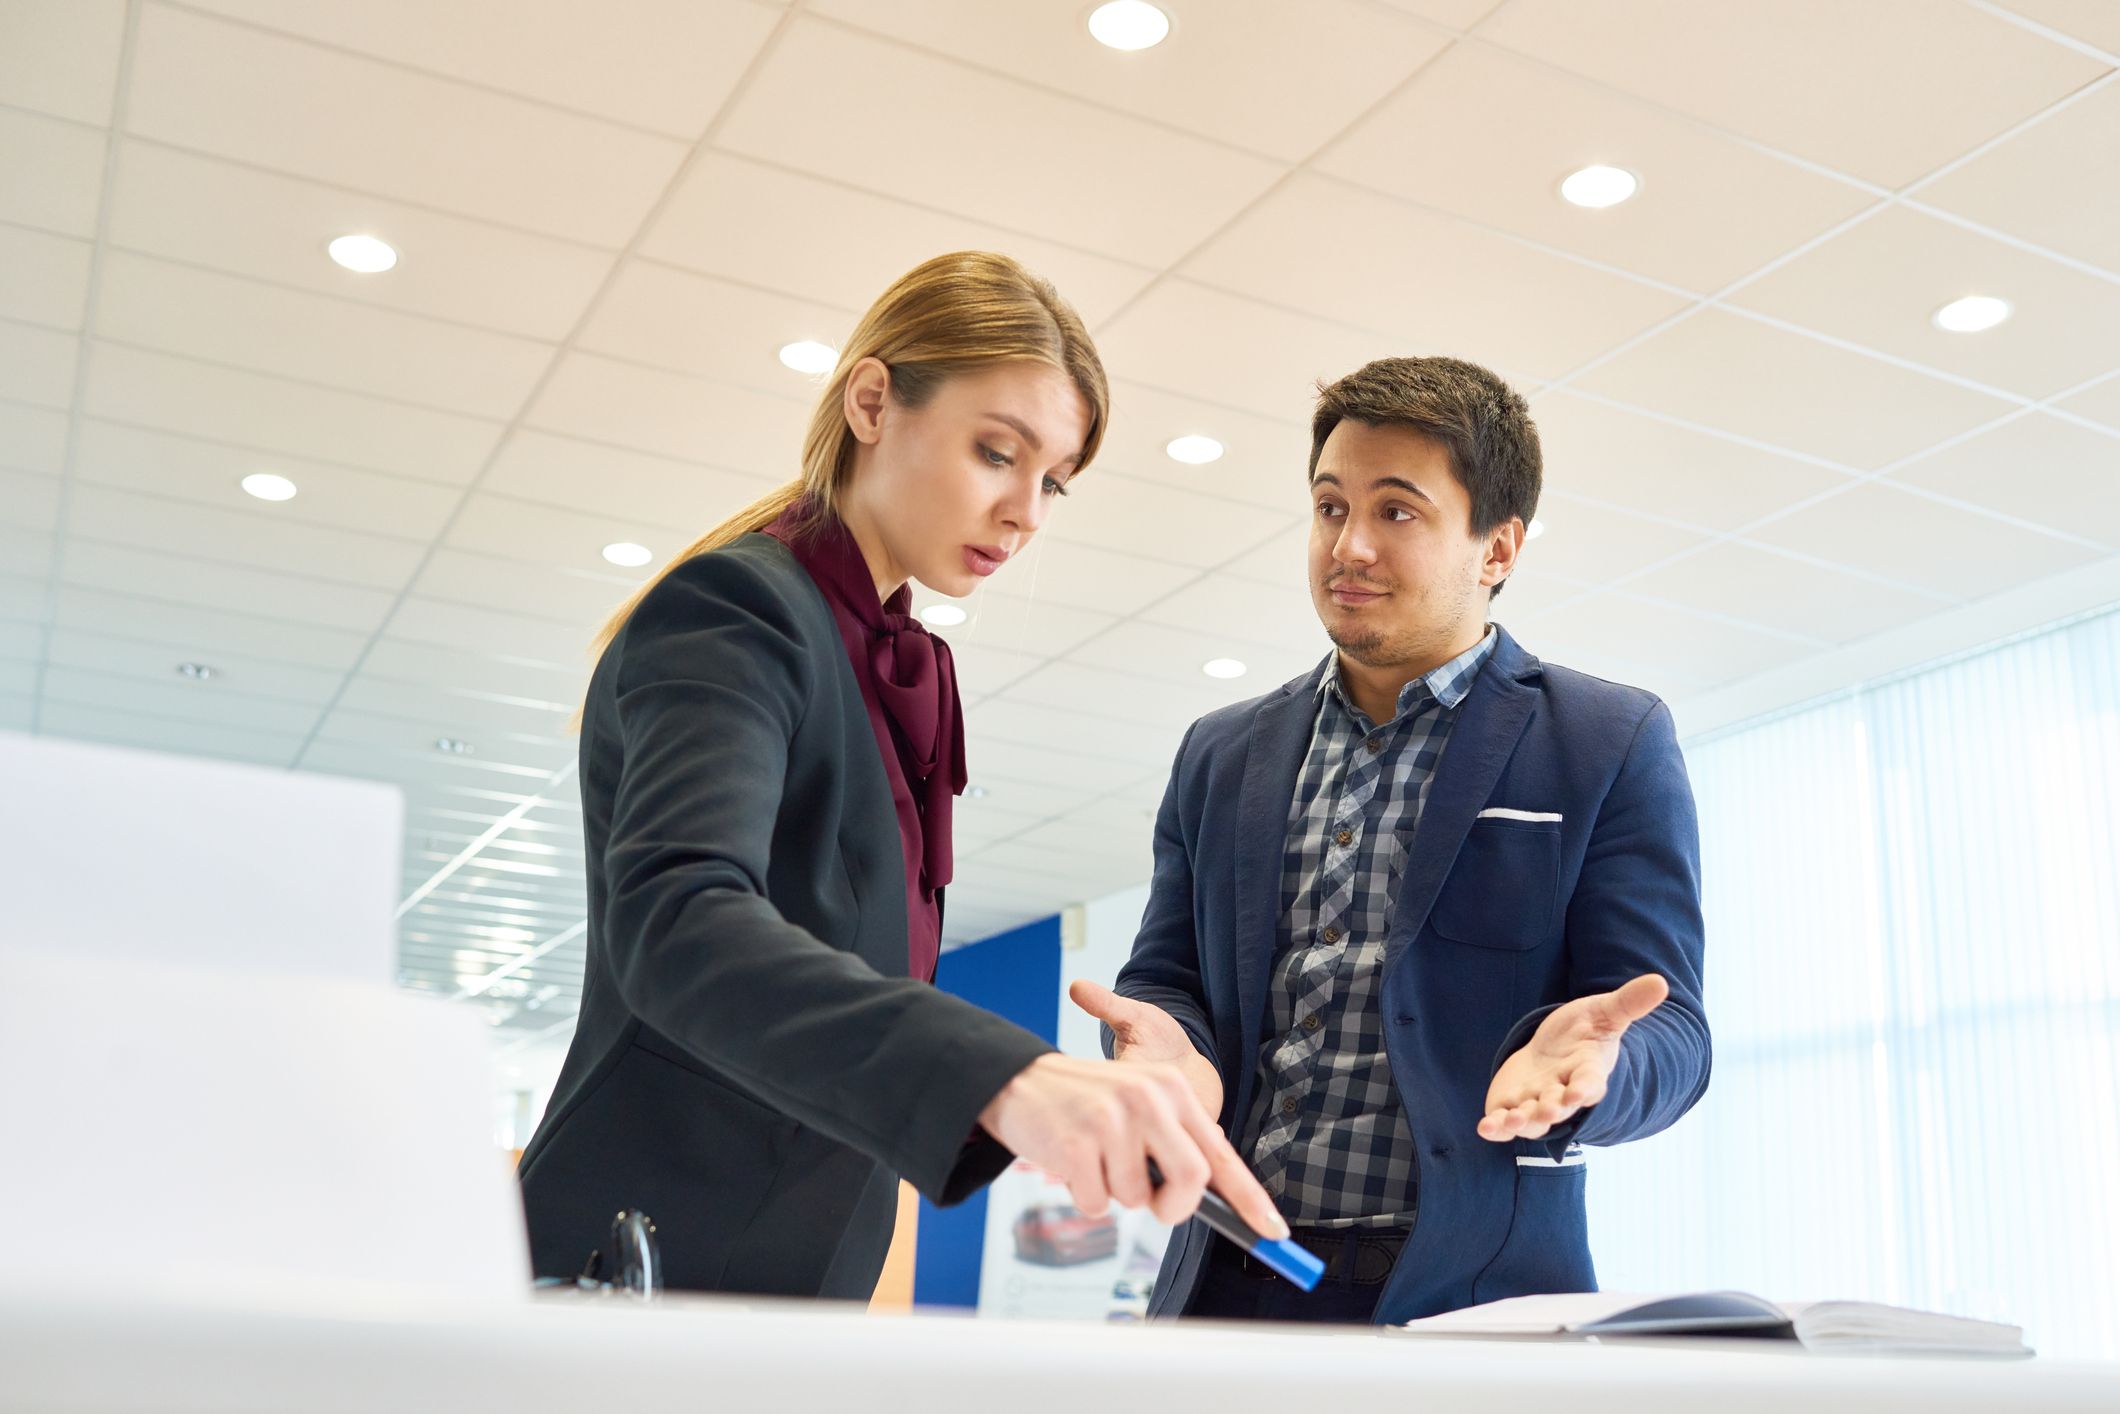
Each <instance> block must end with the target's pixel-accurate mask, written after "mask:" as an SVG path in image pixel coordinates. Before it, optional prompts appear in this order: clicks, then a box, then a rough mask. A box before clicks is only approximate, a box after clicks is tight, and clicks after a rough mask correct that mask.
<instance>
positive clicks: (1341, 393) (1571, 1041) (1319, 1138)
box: [1073, 358, 1709, 1323]
mask: <svg viewBox="0 0 2120 1414" xmlns="http://www.w3.org/2000/svg"><path fill="white" fill-rule="evenodd" d="M1540 477H1541V466H1540V458H1539V444H1538V431H1537V429H1536V428H1535V427H1534V426H1533V425H1532V422H1531V418H1530V414H1529V410H1528V409H1527V408H1526V407H1525V405H1524V400H1523V399H1522V398H1521V397H1519V396H1518V395H1517V394H1516V393H1515V392H1514V391H1512V390H1511V389H1510V388H1509V386H1508V385H1507V384H1505V383H1504V382H1502V380H1501V379H1499V378H1497V377H1496V376H1495V375H1494V374H1492V373H1490V372H1488V371H1487V370H1486V369H1484V368H1480V367H1477V366H1475V365H1473V364H1469V363H1464V362H1460V361H1458V360H1456V359H1447V358H1393V359H1380V360H1378V361H1377V362H1375V363H1371V364H1369V365H1367V366H1366V367H1364V368H1361V369H1359V370H1358V371H1356V372H1354V373H1351V374H1349V375H1348V376H1347V377H1345V378H1342V379H1341V380H1340V381H1339V382H1337V383H1334V384H1332V385H1331V386H1330V387H1327V388H1324V389H1322V390H1321V392H1320V395H1319V398H1318V404H1317V410H1316V415H1315V418H1314V419H1313V422H1312V438H1311V454H1310V482H1309V491H1310V501H1311V511H1312V517H1313V519H1312V527H1311V536H1310V556H1309V569H1310V576H1309V577H1310V593H1311V598H1312V601H1313V602H1314V603H1315V605H1316V607H1317V611H1318V615H1319V617H1320V618H1321V619H1323V620H1324V624H1325V630H1326V633H1327V634H1328V635H1329V636H1330V637H1331V639H1332V642H1333V644H1334V651H1333V652H1332V653H1330V654H1328V655H1327V656H1326V658H1325V660H1324V661H1323V662H1322V663H1320V664H1319V665H1318V667H1317V668H1316V669H1314V670H1313V671H1312V672H1310V673H1309V674H1307V675H1306V676H1304V677H1301V678H1298V679H1297V680H1295V681H1294V682H1291V683H1288V684H1287V685H1285V686H1283V687H1281V688H1278V689H1276V690H1275V691H1273V692H1269V693H1267V694H1266V695H1265V696H1263V697H1258V698H1254V699H1252V700H1251V701H1249V702H1242V703H1238V704H1237V705H1235V706H1232V707H1225V708H1223V709H1222V710H1220V711H1218V712H1212V713H1209V714H1208V715H1207V716H1205V717H1202V718H1201V719H1200V720H1199V721H1197V722H1195V723H1194V724H1193V726H1192V728H1191V730H1189V731H1188V732H1187V733H1186V736H1185V740H1184V743H1183V744H1182V745H1181V746H1180V747H1179V748H1178V759H1177V764H1176V766H1175V768H1174V770H1173V772H1172V776H1171V783H1170V787H1169V789H1168V790H1167V791H1166V793H1165V795H1164V798H1163V808H1162V810H1161V811H1160V813H1159V814H1158V816H1157V819H1156V835H1155V857H1156V858H1155V877H1154V881H1153V883H1152V884H1151V886H1150V892H1149V901H1148V908H1147V910H1146V912H1145V913H1144V915H1143V917H1142V920H1141V929H1140V933H1139V935H1138V937H1137V938H1136V939H1135V943H1134V952H1133V956H1132V959H1131V960H1130V961H1129V962H1128V963H1127V965H1126V967H1125V968H1124V969H1123V970H1122V971H1121V972H1120V974H1119V978H1118V983H1117V986H1116V988H1114V989H1112V990H1106V989H1105V988H1102V987H1099V986H1095V985H1094V984H1091V983H1087V982H1078V983H1076V984H1075V987H1074V989H1073V995H1074V998H1075V1000H1076V1002H1077V1003H1078V1004H1079V1005H1081V1006H1083V1007H1084V1009H1085V1010H1088V1011H1089V1012H1091V1013H1092V1014H1094V1015H1096V1016H1098V1017H1099V1018H1100V1019H1102V1020H1103V1021H1104V1022H1105V1025H1106V1031H1105V1035H1106V1045H1107V1048H1108V1049H1109V1050H1110V1051H1111V1052H1112V1054H1114V1055H1115V1056H1116V1057H1118V1058H1119V1059H1122V1060H1123V1059H1135V1058H1139V1059H1144V1060H1159V1061H1165V1062H1172V1063H1176V1064H1178V1065H1180V1066H1181V1067H1182V1068H1183V1069H1184V1070H1185V1072H1186V1075H1187V1077H1188V1079H1189V1080H1190V1081H1191V1083H1192V1084H1193V1086H1194V1088H1195V1089H1196V1090H1197V1091H1198V1092H1199V1094H1200V1097H1201V1100H1202V1101H1203V1103H1204V1104H1205V1105H1206V1107H1207V1108H1208V1109H1209V1110H1210V1111H1212V1112H1214V1113H1216V1114H1218V1115H1219V1117H1220V1120H1221V1124H1222V1127H1223V1129H1224V1130H1225V1131H1226V1132H1227V1133H1228V1134H1229V1136H1230V1138H1231V1140H1232V1141H1233V1142H1235V1143H1236V1145H1237V1146H1238V1148H1239V1150H1240V1151H1241V1152H1242V1153H1243V1154H1244V1155H1245V1157H1246V1158H1247V1159H1248V1160H1249V1161H1250V1163H1251V1164H1252V1166H1253V1168H1254V1169H1255V1170H1256V1171H1257V1173H1258V1175H1259V1177H1260V1179H1261V1180H1262V1181H1263V1182H1264V1184H1265V1185H1266V1188H1267V1191H1268V1192H1270V1193H1272V1194H1273V1195H1274V1196H1275V1199H1276V1201H1277V1202H1278V1203H1279V1205H1280V1207H1281V1210H1282V1212H1283V1214H1284V1216H1286V1217H1287V1219H1288V1220H1289V1222H1290V1223H1291V1224H1292V1225H1293V1226H1294V1228H1295V1230H1296V1240H1297V1241H1298V1242H1301V1243H1303V1244H1305V1245H1306V1246H1308V1247H1310V1248H1311V1249H1312V1250H1313V1251H1315V1252H1316V1253H1317V1254H1318V1255H1319V1256H1321V1257H1323V1258H1325V1259H1326V1262H1327V1264H1328V1265H1327V1274H1326V1278H1325V1281H1324V1283H1323V1284H1322V1285H1321V1286H1320V1288H1319V1290H1318V1291H1316V1292H1313V1293H1310V1294H1308V1295H1305V1294H1304V1293H1301V1292H1299V1291H1297V1290H1296V1289H1295V1288H1294V1287H1293V1286H1290V1285H1289V1284H1287V1283H1286V1282H1283V1281H1280V1280H1279V1279H1277V1278H1274V1277H1272V1276H1271V1275H1270V1274H1269V1273H1267V1272H1266V1271H1265V1269H1264V1268H1263V1267H1260V1266H1259V1265H1257V1264H1256V1263H1254V1262H1252V1261H1250V1260H1249V1259H1248V1258H1246V1257H1245V1256H1244V1254H1243V1253H1241V1252H1240V1251H1239V1250H1238V1249H1237V1248H1236V1247H1235V1246H1234V1245H1232V1244H1231V1243H1228V1242H1225V1241H1218V1240H1216V1239H1214V1238H1213V1237H1212V1236H1211V1235H1210V1234H1209V1233H1208V1231H1207V1229H1206V1228H1205V1227H1204V1226H1202V1225H1201V1224H1200V1223H1199V1222H1197V1221H1195V1222H1192V1223H1189V1224H1188V1225H1186V1226H1185V1227H1184V1228H1181V1229H1180V1230H1179V1232H1178V1233H1177V1235H1176V1236H1175V1237H1174V1238H1173V1240H1172V1242H1171V1246H1170V1250H1169V1252H1168V1253H1167V1254H1166V1256H1165V1258H1164V1263H1163V1270H1162V1273H1161V1275H1160V1276H1158V1278H1157V1280H1156V1288H1155V1297H1154V1303H1153V1305H1152V1307H1151V1311H1152V1313H1153V1314H1156V1315H1176V1314H1185V1315H1192V1316H1212V1317H1218V1318H1223V1319H1229V1318H1239V1319H1241V1318H1261V1319H1279V1320H1327V1321H1361V1322H1377V1323H1383V1322H1397V1321H1405V1320H1410V1319H1412V1318H1414V1317H1417V1316H1426V1315H1432V1314H1435V1313H1436V1312H1439V1311H1447V1310H1453V1309H1456V1308H1458V1307H1463V1306H1470V1305H1473V1304H1476V1303H1479V1302H1483V1301H1493V1300H1498V1299H1500V1298H1503V1297H1508V1296H1521V1295H1527V1294H1531V1293H1535V1292H1554V1291H1590V1290H1594V1289H1595V1288H1596V1277H1595V1275H1594V1273H1593V1270H1592V1267H1591V1261H1590V1251H1589V1243H1588V1237H1587V1231H1586V1220H1585V1214H1584V1207H1583V1191H1584V1155H1583V1151H1584V1146H1586V1145H1609V1144H1615V1143H1619V1142H1622V1141H1624V1140H1628V1139H1637V1138H1641V1137H1643V1136H1645V1135H1649V1134H1654V1133H1656V1132H1657V1131H1658V1130H1661V1129H1663V1128H1665V1127H1666V1126H1668V1125H1670V1124H1671V1123H1672V1122H1673V1121H1675V1120H1677V1119H1678V1117H1679V1116H1681V1115H1683V1114H1684V1113H1685V1112H1686V1111H1687V1110H1688V1109H1689V1108H1690V1107H1691V1106H1692V1105H1693V1103H1694V1101H1696V1100H1697V1099H1699V1098H1700V1095H1701V1092H1702V1091H1703V1090H1705V1089H1706V1088H1707V1083H1708V1062H1709V1043H1708V1025H1707V1020H1706V1017H1705V1015H1704V1014H1703V1011H1702V1007H1701V991H1700V986H1701V983H1700V978H1701V952H1702V941H1703V938H1702V923H1701V912H1700V863H1699V853H1700V851H1699V842H1698V838H1697V831H1696V827H1695V822H1694V810H1693V794H1692V789H1691V787H1690V786H1689V785H1688V783H1687V780H1686V771H1685V763H1684V762H1683V760H1682V759H1681V758H1680V756H1679V750H1678V741H1677V737H1676V735H1675V734H1674V731H1673V728H1672V723H1671V714H1670V712H1669V710H1668V709H1666V708H1665V706H1664V705H1663V703H1662V702H1660V701H1658V700H1657V699H1656V697H1655V696H1653V695H1652V694H1650V693H1647V692H1643V691H1641V690H1639V689H1637V688H1631V687H1622V686H1620V685H1618V684H1616V683H1609V682H1605V681H1602V680H1600V679H1598V678H1593V677H1589V676H1587V675H1585V674H1582V673H1578V672H1573V671H1571V670H1569V669H1567V668H1562V667H1557V666H1555V665H1553V664H1549V663H1541V662H1540V661H1539V660H1538V659H1537V658H1535V657H1533V656H1531V655H1530V654H1529V653H1527V652H1525V651H1524V650H1523V649H1522V648H1520V647H1519V646H1518V645H1517V643H1516V641H1515V640H1514V639H1513V638H1511V637H1510V635H1509V633H1508V632H1507V630H1505V629H1503V628H1502V627H1501V626H1500V625H1498V624H1491V623H1489V622H1488V618H1487V613H1488V604H1489V601H1490V600H1491V599H1492V598H1493V597H1494V596H1495V595H1496V594H1499V593H1500V592H1501V589H1502V585H1503V584H1504V583H1505V582H1506V581H1507V579H1508V578H1509V574H1510V572H1511V571H1512V570H1513V569H1514V568H1515V567H1516V562H1517V556H1518V555H1519V553H1520V552H1521V551H1522V549H1523V545H1524V537H1525V527H1526V526H1527V525H1528V524H1529V523H1530V520H1531V516H1532V513H1533V511H1535V510H1536V509H1537V506H1538V496H1539V483H1540Z"/></svg>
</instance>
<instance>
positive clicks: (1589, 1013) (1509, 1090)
mask: <svg viewBox="0 0 2120 1414" xmlns="http://www.w3.org/2000/svg"><path fill="white" fill-rule="evenodd" d="M1670 994H1671V987H1670V984H1669V983H1667V982H1665V981H1664V979H1663V978H1661V977H1659V976H1657V975H1656V974H1655V973H1653V972H1652V973H1648V974H1646V975H1644V976H1641V977H1637V978H1635V979H1634V980H1633V981H1632V982H1629V983H1627V985H1626V986H1624V987H1621V988H1620V989H1619V990H1618V991H1616V992H1600V993H1598V994H1597V995H1596V996H1590V997H1578V998H1577V999H1576V1000H1574V1001H1572V1002H1569V1003H1568V1004H1567V1005H1565V1006H1562V1007H1558V1008H1556V1009H1555V1010H1554V1011H1553V1012H1551V1013H1550V1014H1549V1015H1548V1016H1547V1017H1546V1019H1545V1020H1544V1021H1542V1022H1540V1023H1539V1028H1538V1030H1537V1031H1536V1032H1535V1033H1533V1035H1532V1037H1531V1039H1530V1040H1529V1041H1527V1042H1525V1043H1524V1047H1523V1049H1522V1050H1520V1051H1518V1052H1517V1053H1516V1054H1515V1055H1513V1056H1511V1057H1509V1059H1508V1060H1506V1061H1504V1062H1502V1068H1501V1070H1500V1071H1498V1072H1497V1073H1496V1074H1495V1077H1494V1083H1493V1084H1492V1085H1489V1086H1488V1087H1487V1113H1486V1116H1485V1117H1484V1118H1483V1119H1481V1120H1480V1137H1481V1138H1482V1139H1492V1140H1494V1141H1495V1142H1497V1143H1502V1142H1505V1141H1507V1140H1511V1139H1538V1138H1542V1137H1543V1136H1544V1135H1545V1133H1546V1131H1548V1130H1549V1129H1551V1128H1553V1126H1554V1125H1556V1124H1562V1123H1565V1122H1566V1121H1568V1120H1570V1119H1572V1118H1574V1117H1575V1115H1576V1113H1577V1112H1578V1111H1580V1110H1583V1109H1586V1108H1588V1107H1589V1106H1591V1105H1594V1104H1596V1103H1597V1102H1598V1101H1599V1100H1602V1099H1604V1098H1605V1082H1606V1081H1607V1080H1608V1079H1610V1078H1611V1075H1612V1067H1613V1066H1614V1065H1615V1064H1617V1063H1618V1061H1619V1041H1620V1037H1622V1036H1624V1035H1625V1034H1626V1032H1627V1028H1628V1027H1629V1026H1632V1025H1633V1024H1634V1023H1635V1022H1637V1021H1640V1020H1641V1019H1642V1018H1643V1017H1645V1016H1647V1015H1648V1014H1649V1013H1650V1012H1652V1011H1655V1010H1656V1009H1657V1008H1658V1007H1659V1006H1661V1005H1663V1001H1664V998H1665V997H1667V996H1669V995H1670Z"/></svg>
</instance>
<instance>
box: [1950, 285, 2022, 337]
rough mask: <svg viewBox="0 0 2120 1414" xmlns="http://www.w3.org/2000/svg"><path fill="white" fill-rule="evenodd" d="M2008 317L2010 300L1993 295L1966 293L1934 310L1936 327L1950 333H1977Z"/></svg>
mask: <svg viewBox="0 0 2120 1414" xmlns="http://www.w3.org/2000/svg"><path fill="white" fill-rule="evenodd" d="M2009 317H2010V302H2009V301H2008V300H2006V299H1996V298H1995V297H1994V296H1993V295H1967V296H1966V297H1965V298H1964V299H1954V300H1952V301H1951V302H1950V303H1949V304H1947V305H1945V306H1944V307H1943V308H1941V309H1939V310H1937V311H1936V314H1935V320H1936V327H1937V328H1939V329H1942V330H1945V331H1947V332H1949V333H1952V334H1977V333H1979V332H1980V331H1981V330H1983V329H1992V328H1994V327H1995V326H1996V325H1997V324H2000V323H2001V322H2002V321H2003V320H2005V319H2007V318H2009Z"/></svg>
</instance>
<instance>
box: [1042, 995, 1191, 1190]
mask: <svg viewBox="0 0 2120 1414" xmlns="http://www.w3.org/2000/svg"><path fill="white" fill-rule="evenodd" d="M1067 995H1068V999H1069V1000H1070V1001H1072V1002H1074V1004H1075V1005H1076V1006H1078V1007H1080V1008H1082V1010H1084V1011H1086V1012H1088V1013H1089V1014H1090V1015H1091V1016H1094V1017H1095V1018H1097V1020H1099V1021H1101V1022H1103V1023H1104V1024H1105V1025H1106V1026H1109V1027H1110V1028H1111V1029H1112V1059H1113V1060H1122V1061H1156V1062H1158V1063H1160V1064H1162V1065H1174V1066H1176V1067H1177V1068H1178V1069H1179V1070H1180V1071H1182V1072H1183V1073H1184V1075H1185V1081H1186V1083H1187V1084H1188V1085H1190V1086H1192V1090H1193V1094H1195V1095H1197V1096H1199V1098H1200V1108H1201V1109H1203V1110H1206V1111H1207V1112H1208V1113H1209V1114H1211V1115H1219V1114H1220V1113H1222V1076H1221V1074H1220V1072H1218V1071H1217V1070H1216V1069H1215V1067H1214V1062H1212V1061H1210V1060H1209V1059H1208V1058H1207V1057H1206V1056H1203V1055H1201V1054H1200V1052H1199V1051H1198V1050H1196V1049H1195V1048H1194V1046H1193V1043H1192V1038H1191V1037H1190V1036H1187V1035H1186V1034H1185V1028H1184V1027H1182V1026H1180V1025H1179V1024H1178V1022H1177V1019H1176V1018H1175V1017H1173V1016H1172V1015H1171V1014H1170V1013H1169V1012H1167V1011H1165V1010H1164V1009H1163V1008H1162V1007H1159V1006H1153V1005H1151V1004H1149V1003H1148V1002H1141V1001H1135V1000H1134V999H1133V998H1131V997H1122V996H1120V995H1119V994H1118V993H1117V992H1114V991H1113V990H1112V989H1111V988H1109V987H1101V986H1099V985H1097V984H1096V983H1095V982H1092V981H1090V980H1089V979H1087V978H1084V977H1078V978H1076V979H1075V980H1074V981H1073V982H1072V983H1070V984H1069V985H1068V989H1067ZM1224 1196H1225V1197H1226V1196H1227V1195H1226V1194H1225V1195H1224Z"/></svg>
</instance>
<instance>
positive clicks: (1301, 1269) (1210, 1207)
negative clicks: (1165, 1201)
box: [1148, 1164, 1325, 1291]
mask: <svg viewBox="0 0 2120 1414" xmlns="http://www.w3.org/2000/svg"><path fill="white" fill-rule="evenodd" d="M1148 1178H1149V1181H1150V1182H1151V1183H1154V1184H1155V1185H1156V1186H1158V1187H1161V1186H1162V1184H1163V1174H1162V1171H1161V1170H1159V1169H1158V1168H1157V1167H1156V1166H1155V1165H1154V1164H1150V1165H1149V1166H1148ZM1199 1218H1200V1221H1201V1222H1204V1223H1206V1224H1207V1225H1208V1226H1209V1227H1211V1228H1213V1229H1214V1230H1215V1231H1216V1232H1219V1233H1221V1234H1222V1235H1223V1236H1224V1237H1226V1238H1228V1239H1229V1240H1230V1241H1231V1242H1234V1243H1236V1244H1237V1246H1239V1247H1241V1248H1243V1249H1244V1250H1245V1251H1246V1252H1248V1253H1250V1254H1251V1255H1252V1256H1254V1257H1256V1258H1258V1259H1259V1260H1260V1261H1261V1262H1264V1263H1265V1264H1266V1267H1267V1269H1268V1270H1269V1271H1272V1272H1276V1273H1278V1274H1279V1275H1281V1276H1283V1277H1286V1278H1287V1279H1288V1280H1289V1281H1292V1282H1294V1283H1295V1284H1296V1285H1297V1286H1298V1287H1300V1288H1301V1289H1302V1290H1304V1291H1314V1290H1316V1289H1317V1285H1318V1278H1320V1277H1322V1276H1324V1275H1325V1264H1324V1263H1323V1262H1321V1261H1319V1260H1318V1259H1317V1257H1316V1256H1315V1255H1313V1254H1312V1253H1310V1252H1309V1251H1306V1250H1305V1249H1304V1248H1301V1247H1298V1246H1297V1245H1296V1243H1295V1241H1294V1240H1293V1239H1292V1238H1286V1237H1282V1238H1267V1237H1261V1236H1259V1234H1258V1233H1257V1232H1255V1231H1253V1229H1252V1226H1251V1224H1250V1223H1248V1222H1246V1221H1244V1219H1242V1218H1240V1217H1238V1216H1237V1210H1236V1209H1235V1208H1232V1207H1230V1206H1229V1204H1227V1203H1225V1202H1224V1201H1222V1195H1221V1194H1219V1193H1217V1192H1215V1191H1214V1190H1213V1189H1212V1188H1210V1189H1208V1190H1207V1191H1206V1192H1205V1193H1203V1194H1201V1195H1200V1212H1199Z"/></svg>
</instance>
